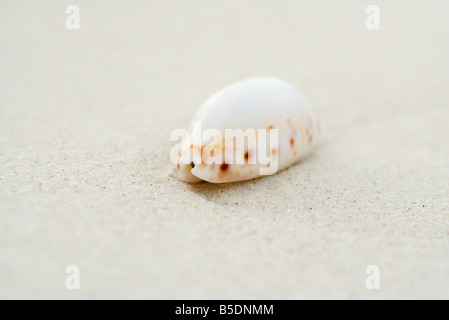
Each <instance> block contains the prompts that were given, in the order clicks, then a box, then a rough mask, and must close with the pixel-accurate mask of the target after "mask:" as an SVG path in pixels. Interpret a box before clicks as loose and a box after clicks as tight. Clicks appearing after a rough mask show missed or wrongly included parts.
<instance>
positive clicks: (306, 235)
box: [0, 0, 449, 299]
mask: <svg viewBox="0 0 449 320" xmlns="http://www.w3.org/2000/svg"><path fill="white" fill-rule="evenodd" d="M69 4H77V5H79V7H80V10H81V29H80V30H76V31H68V30H66V29H65V18H66V14H65V8H66V6H67V5H69ZM369 4H377V5H379V7H380V9H381V29H380V30H378V31H369V30H367V29H366V28H365V18H366V17H367V15H366V14H365V7H366V6H367V5H369ZM448 12H449V2H448V1H443V0H441V1H436V0H435V1H424V0H422V1H407V3H404V2H403V1H398V0H396V1H380V0H379V1H360V0H353V1H338V2H337V1H331V0H328V1H313V4H312V1H307V2H306V1H303V2H302V4H301V3H300V1H293V0H292V1H268V0H267V1H259V0H257V1H256V0H253V1H237V0H233V1H206V0H204V1H181V0H178V1H136V2H132V4H131V2H129V1H124V0H120V1H87V0H76V1H67V0H65V1H39V2H37V1H31V0H30V1H7V2H2V3H1V4H0V43H1V47H0V219H1V220H0V298H63V299H66V298H68V299H71V298H152V299H155V298H210V299H216V298H235V299H240V298H249V299H253V298H254V299H256V298H267V299H270V298H287V299H290V298H295V299H296V298H375V299H377V298H449V274H448V273H449V223H448V220H449V190H448V189H449V124H448V121H449V62H448V57H449V43H448V39H449V22H448V19H447V14H448ZM256 75H274V76H278V77H281V78H284V79H286V80H288V81H290V82H292V83H293V84H295V85H296V86H298V87H299V88H301V90H302V91H303V92H304V94H305V95H306V96H307V97H308V98H309V100H311V101H312V102H313V104H314V105H315V107H316V108H317V110H318V111H319V112H320V114H321V116H322V120H323V126H324V129H325V130H324V134H325V135H324V137H323V141H322V143H321V145H320V146H319V147H318V148H317V149H316V150H315V152H314V153H313V154H312V155H311V156H310V157H308V158H307V159H306V160H305V161H303V162H302V163H301V164H299V165H296V166H294V167H291V168H290V169H288V170H286V171H283V172H281V173H279V174H277V175H275V176H271V177H266V178H263V179H259V180H254V181H249V182H242V183H234V184H228V185H212V184H206V183H203V184H198V185H187V184H184V183H181V182H179V181H177V180H175V179H172V178H170V177H169V173H170V172H171V170H172V167H173V165H172V164H171V163H170V161H169V151H170V147H171V143H170V141H169V134H170V132H171V130H172V129H174V128H177V127H185V126H187V124H188V122H189V120H190V117H191V116H192V115H193V113H194V112H195V110H196V108H197V107H198V106H199V104H200V103H201V102H202V101H203V100H204V99H205V98H206V97H207V96H208V95H209V94H211V93H212V92H214V91H215V90H217V89H219V88H221V87H222V86H224V85H227V84H229V83H232V82H234V81H237V80H240V79H242V78H246V77H250V76H256ZM70 264H75V265H78V266H79V268H80V271H81V289H80V290H71V291H70V290H67V289H66V287H65V279H66V274H65V268H66V266H67V265H70ZM371 264H375V265H377V266H379V268H380V273H381V280H380V281H381V288H380V290H372V291H370V290H367V289H366V287H365V279H366V277H367V275H366V274H365V268H366V267H367V266H368V265H371Z"/></svg>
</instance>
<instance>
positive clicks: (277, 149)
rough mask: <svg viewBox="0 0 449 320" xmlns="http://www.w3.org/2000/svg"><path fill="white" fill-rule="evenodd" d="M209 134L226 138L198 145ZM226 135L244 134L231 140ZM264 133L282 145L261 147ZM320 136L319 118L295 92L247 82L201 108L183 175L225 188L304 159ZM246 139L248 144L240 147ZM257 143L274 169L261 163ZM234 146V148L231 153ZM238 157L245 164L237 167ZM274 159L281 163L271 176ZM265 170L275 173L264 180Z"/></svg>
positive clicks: (264, 81)
mask: <svg viewBox="0 0 449 320" xmlns="http://www.w3.org/2000/svg"><path fill="white" fill-rule="evenodd" d="M198 124H199V125H200V126H198ZM206 129H215V130H216V131H217V132H219V133H220V136H218V137H214V139H212V140H211V139H203V138H201V139H199V140H198V139H196V140H195V139H193V137H195V135H197V136H201V132H198V130H201V131H202V132H204V130H206ZM226 129H232V130H237V129H239V130H241V131H242V133H240V134H237V135H235V136H234V137H232V138H229V139H226V137H227V136H226V134H225V130H226ZM248 129H249V130H248ZM258 129H263V130H266V132H267V133H270V132H272V131H270V130H273V129H277V143H276V144H270V140H269V138H268V137H267V138H266V139H265V140H263V141H261V139H262V136H261V135H259V134H258V133H257V130H258ZM247 130H248V131H247ZM237 132H238V131H237ZM243 132H245V134H244V133H243ZM248 132H249V134H248ZM319 135H320V122H319V119H318V117H317V114H316V113H315V111H314V109H313V108H312V106H311V105H310V103H309V102H308V101H307V100H306V99H305V98H304V96H303V95H302V94H301V93H300V92H299V91H298V90H297V89H296V88H295V87H294V86H292V85H291V84H289V83H288V82H286V81H284V80H281V79H278V78H274V77H256V78H250V79H246V80H242V81H239V82H237V83H235V84H232V85H230V86H227V87H225V88H223V89H221V90H220V91H218V92H216V93H215V94H213V95H212V96H211V97H209V98H208V99H207V100H206V101H205V102H204V103H203V104H202V105H201V107H200V108H199V110H198V111H197V113H196V114H195V116H194V117H193V119H192V122H191V124H190V127H189V135H188V136H187V137H186V138H185V139H184V141H183V142H182V147H181V152H180V154H179V159H178V164H177V175H178V177H179V179H180V180H182V181H185V182H199V181H208V182H212V183H224V182H235V181H243V180H249V179H254V178H258V177H260V176H263V175H266V174H274V173H276V172H279V171H281V170H283V169H285V168H287V167H289V166H291V165H293V164H295V163H297V162H299V161H300V160H301V159H303V158H304V157H305V156H306V155H307V154H308V153H309V152H310V151H311V150H312V148H313V147H314V146H315V145H316V144H317V142H318V138H319ZM231 139H232V141H230V140H231ZM244 139H247V140H246V141H247V142H248V143H238V142H241V141H242V140H244ZM251 141H252V142H254V143H261V144H262V145H265V146H266V149H267V150H266V152H267V156H269V157H270V160H269V161H268V163H263V162H261V161H258V159H257V158H258V157H257V156H258V153H257V150H255V149H254V148H252V146H253V145H254V144H252V143H251ZM232 143H233V147H232V148H225V146H229V145H232ZM217 151H221V153H220V154H221V155H222V157H221V161H219V162H218V163H215V162H213V160H212V159H211V157H212V156H213V155H214V154H216V152H217ZM236 155H237V157H238V156H240V157H241V159H243V162H237V163H236V162H235V161H232V159H233V157H234V159H235V157H236ZM271 159H276V168H275V170H271V172H270V170H268V169H269V168H270V166H272V161H271ZM216 162H217V161H216ZM261 169H262V170H263V169H265V170H266V171H267V172H270V173H265V174H262V173H261Z"/></svg>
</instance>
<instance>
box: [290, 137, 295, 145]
mask: <svg viewBox="0 0 449 320" xmlns="http://www.w3.org/2000/svg"><path fill="white" fill-rule="evenodd" d="M290 145H291V146H292V147H293V146H294V145H295V139H293V138H290Z"/></svg>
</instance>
